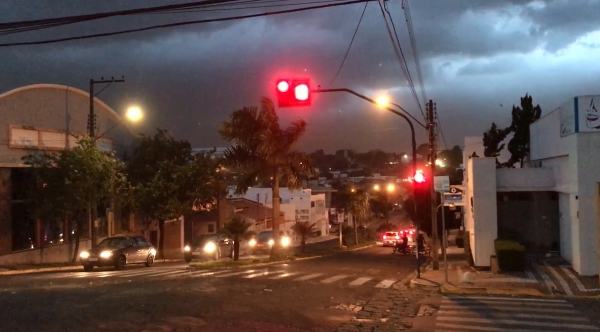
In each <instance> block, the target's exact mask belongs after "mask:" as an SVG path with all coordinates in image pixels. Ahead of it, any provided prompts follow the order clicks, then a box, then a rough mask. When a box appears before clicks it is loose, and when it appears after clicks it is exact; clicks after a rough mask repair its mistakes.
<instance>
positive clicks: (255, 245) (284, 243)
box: [248, 231, 292, 255]
mask: <svg viewBox="0 0 600 332" xmlns="http://www.w3.org/2000/svg"><path fill="white" fill-rule="evenodd" d="M273 235H274V234H273V231H262V232H260V233H259V234H258V236H257V237H256V238H254V239H251V240H250V241H249V242H248V246H249V251H250V254H251V255H256V254H268V253H270V252H271V248H272V247H273V244H275V239H274V236H273ZM279 241H280V244H281V247H283V248H287V247H289V246H290V245H291V243H292V239H291V238H290V236H289V234H287V233H286V232H283V231H279Z"/></svg>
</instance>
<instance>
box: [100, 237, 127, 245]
mask: <svg viewBox="0 0 600 332" xmlns="http://www.w3.org/2000/svg"><path fill="white" fill-rule="evenodd" d="M126 245H127V238H126V237H109V238H106V239H104V240H103V241H102V242H100V244H98V246H99V247H125V246H126Z"/></svg>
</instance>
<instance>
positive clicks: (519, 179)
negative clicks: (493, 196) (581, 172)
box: [496, 168, 556, 192]
mask: <svg viewBox="0 0 600 332" xmlns="http://www.w3.org/2000/svg"><path fill="white" fill-rule="evenodd" d="M496 185H497V190H498V191H499V192H504V191H551V190H554V188H555V186H556V184H555V182H554V177H553V172H552V170H551V169H547V168H499V169H496Z"/></svg>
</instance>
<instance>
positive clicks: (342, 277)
mask: <svg viewBox="0 0 600 332" xmlns="http://www.w3.org/2000/svg"><path fill="white" fill-rule="evenodd" d="M347 277H348V276H347V275H343V274H342V275H339V276H335V277H331V278H327V279H324V280H321V282H322V283H324V284H330V283H332V282H336V281H338V280H342V279H344V278H347Z"/></svg>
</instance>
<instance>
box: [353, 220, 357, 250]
mask: <svg viewBox="0 0 600 332" xmlns="http://www.w3.org/2000/svg"><path fill="white" fill-rule="evenodd" d="M352 219H353V220H352V221H353V224H354V244H358V227H356V219H358V218H356V217H355V216H352Z"/></svg>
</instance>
